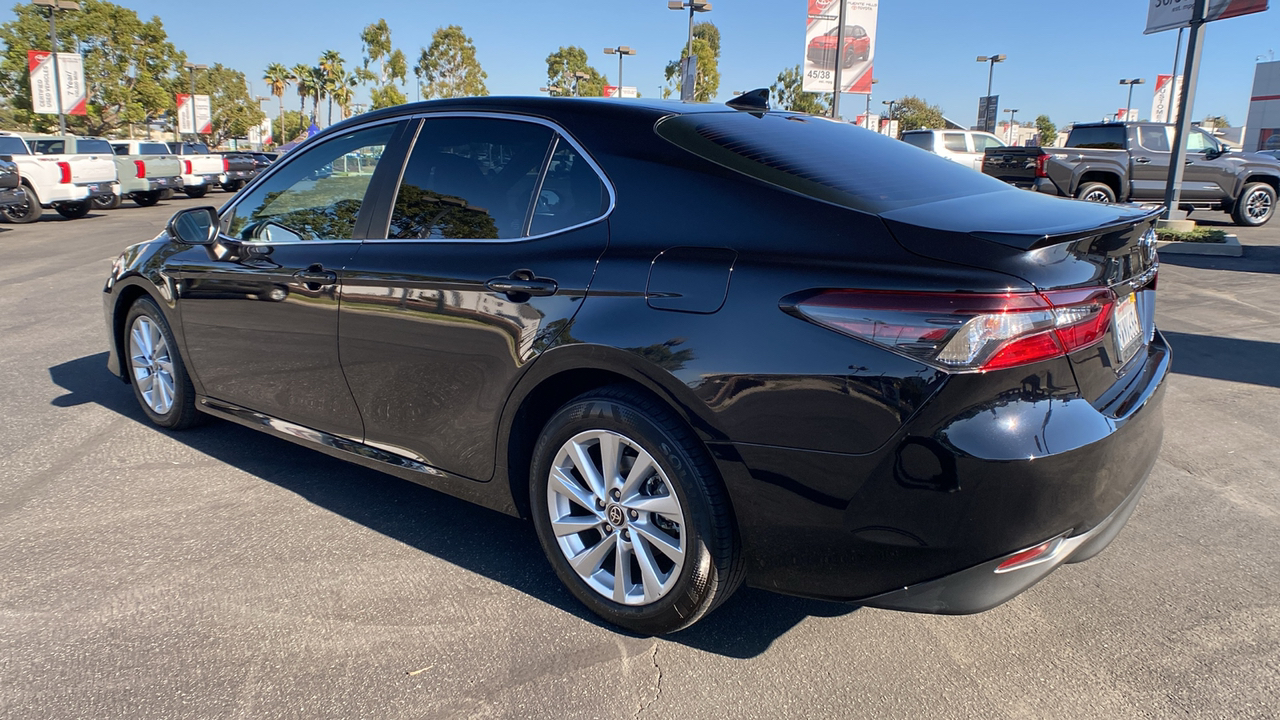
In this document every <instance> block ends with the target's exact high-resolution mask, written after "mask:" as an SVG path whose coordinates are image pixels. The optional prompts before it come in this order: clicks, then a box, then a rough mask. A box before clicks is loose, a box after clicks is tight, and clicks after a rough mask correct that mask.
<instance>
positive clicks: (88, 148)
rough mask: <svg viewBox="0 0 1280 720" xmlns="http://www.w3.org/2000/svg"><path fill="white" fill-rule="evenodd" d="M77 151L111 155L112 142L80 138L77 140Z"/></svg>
mask: <svg viewBox="0 0 1280 720" xmlns="http://www.w3.org/2000/svg"><path fill="white" fill-rule="evenodd" d="M76 152H78V153H85V154H97V155H110V154H111V143H109V142H107V141H106V140H85V139H82V140H79V141H77V142H76Z"/></svg>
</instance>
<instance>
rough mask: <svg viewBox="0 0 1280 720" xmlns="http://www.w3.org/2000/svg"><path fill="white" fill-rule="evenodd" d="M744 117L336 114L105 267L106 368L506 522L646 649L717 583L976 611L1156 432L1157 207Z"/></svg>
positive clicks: (1090, 508) (179, 422)
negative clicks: (1082, 194)
mask: <svg viewBox="0 0 1280 720" xmlns="http://www.w3.org/2000/svg"><path fill="white" fill-rule="evenodd" d="M765 97H766V95H765V93H764V91H756V92H755V93H751V94H748V95H747V96H744V97H743V98H739V99H736V100H735V101H733V102H732V103H730V106H729V107H726V106H718V105H695V104H680V103H667V102H650V101H644V100H628V101H606V100H588V99H572V98H471V99H454V100H443V101H433V102H428V103H421V104H414V105H406V106H401V107H397V108H390V109H387V110H382V111H378V112H374V113H369V114H366V115H361V116H360V117H359V118H355V119H352V120H349V121H347V122H344V123H341V124H339V125H335V126H334V127H332V128H330V129H328V130H326V131H325V132H323V133H321V134H319V135H317V136H316V137H315V138H312V139H311V140H309V141H308V142H307V143H306V144H305V145H303V146H301V147H299V148H298V149H296V150H294V151H293V152H291V153H289V155H287V156H285V157H284V158H283V159H281V160H280V161H279V162H277V163H275V164H274V165H273V166H272V167H271V168H270V169H269V170H268V171H266V172H265V173H263V175H262V176H260V177H259V178H257V179H256V180H255V181H254V182H253V183H251V184H250V185H249V186H248V187H247V188H245V189H244V190H243V191H241V192H240V193H239V194H238V195H237V196H236V197H235V198H233V199H232V200H231V201H230V202H229V203H228V204H227V205H226V206H225V207H224V208H222V210H221V211H215V210H214V209H213V208H191V209H187V210H184V211H182V212H180V213H178V214H177V215H176V216H175V217H174V218H173V220H172V221H171V223H170V225H169V228H168V231H167V232H166V233H163V234H161V235H160V236H159V237H157V238H155V239H154V240H150V241H147V242H143V243H140V244H138V245H134V246H132V247H130V248H129V249H128V250H126V251H125V252H124V254H123V255H121V256H120V257H119V259H117V260H116V262H115V264H114V267H113V268H112V271H111V275H110V278H109V279H108V281H107V284H106V288H105V295H104V301H105V309H106V317H107V328H108V332H109V340H110V349H111V352H110V360H109V366H110V370H111V372H113V373H115V374H117V375H118V376H119V377H120V378H121V379H123V380H124V381H125V382H128V383H131V384H132V386H133V389H134V391H135V394H136V395H137V398H138V400H139V402H140V404H141V406H142V409H143V411H144V412H145V413H146V414H147V416H148V417H149V418H150V419H151V420H152V421H154V422H155V423H156V424H157V425H159V426H162V427H165V428H170V429H174V430H177V429H181V428H185V427H188V426H190V425H192V424H193V423H195V422H196V421H197V420H198V419H200V418H202V417H204V416H205V415H213V416H215V417H219V418H223V419H225V420H230V421H233V422H237V423H241V424H244V425H247V426H250V427H253V428H256V429H259V430H262V431H264V432H267V433H271V434H273V435H276V436H279V437H282V438H285V439H288V440H290V441H293V442H297V443H301V444H304V445H307V446H310V447H313V448H315V449H317V450H320V451H322V452H325V453H329V454H330V455H333V456H336V457H339V458H342V459H345V460H349V461H352V462H355V463H359V464H361V465H365V466H369V467H374V468H378V469H380V470H384V471H386V472H388V473H391V474H394V475H397V476H399V477H402V478H406V479H409V480H412V481H415V482H418V483H422V484H424V485H427V486H430V487H433V488H437V489H439V490H442V491H444V492H447V493H451V494H454V495H457V496H460V497H463V498H467V499H469V500H472V501H474V502H477V503H480V504H482V505H485V506H487V507H490V508H493V509H495V510H498V511H500V512H504V513H510V514H513V515H520V516H525V517H529V518H531V519H532V520H533V523H534V525H535V527H536V530H537V535H538V538H539V539H540V541H541V544H542V547H543V549H544V550H545V553H546V555H547V558H548V559H549V561H550V564H551V566H552V568H554V570H555V572H556V573H557V574H558V575H559V577H560V578H561V579H562V580H563V581H564V583H565V584H566V585H567V586H568V588H569V589H570V590H571V591H572V592H573V593H574V595H575V596H577V597H578V598H579V599H580V600H581V601H582V602H583V603H584V604H586V605H587V606H589V607H590V608H591V609H592V610H593V611H595V612H596V613H598V614H600V615H601V616H602V617H604V618H606V619H607V620H609V621H611V622H613V623H616V624H618V625H621V626H625V627H627V628H631V629H633V630H636V631H639V632H644V633H661V632H670V631H674V630H678V629H680V628H683V627H687V626H688V625H690V624H692V623H693V622H695V621H697V620H698V619H699V618H701V617H702V616H704V615H705V614H706V613H708V612H709V611H711V610H712V609H714V608H715V607H716V606H717V605H719V604H720V603H721V602H723V601H724V600H725V598H726V597H728V596H729V595H730V594H731V593H732V592H733V591H734V590H735V589H736V588H737V587H738V586H739V585H740V584H741V583H742V582H744V581H745V582H747V583H748V584H751V585H753V586H756V587H760V588H766V589H769V590H775V591H778V592H784V593H792V594H797V595H803V596H809V597H815V598H824V599H830V600H838V601H852V602H858V603H862V604H866V605H871V606H876V607H883V608H895V609H901V610H912V611H921V612H936V613H969V612H978V611H982V610H985V609H987V608H990V607H993V606H995V605H997V604H999V603H1002V602H1004V601H1006V600H1008V599H1010V598H1012V597H1014V596H1015V595H1017V594H1018V593H1020V592H1022V591H1023V590H1025V589H1026V588H1028V587H1029V586H1031V585H1032V584H1033V583H1035V582H1036V581H1038V580H1039V579H1041V578H1042V577H1044V576H1045V575H1046V574H1047V573H1049V572H1050V571H1051V570H1053V569H1054V568H1056V567H1057V566H1059V565H1060V564H1062V563H1065V562H1078V561H1080V560H1084V559H1086V558H1089V557H1091V556H1093V555H1095V554H1096V553H1098V552H1099V551H1101V550H1102V548H1103V547H1105V546H1106V545H1107V544H1108V543H1109V542H1110V541H1111V540H1112V538H1114V537H1115V536H1116V534H1117V533H1118V532H1119V531H1120V528H1121V527H1122V526H1123V525H1124V523H1125V521H1126V520H1127V519H1128V517H1129V515H1130V513H1131V512H1132V511H1133V509H1134V507H1135V505H1136V504H1137V501H1138V497H1139V495H1140V494H1141V491H1142V488H1143V485H1144V482H1145V480H1146V477H1147V474H1148V472H1149V471H1150V469H1151V467H1152V465H1153V463H1154V462H1155V459H1156V455H1157V452H1158V451H1159V448H1160V440H1161V434H1162V417H1161V402H1162V398H1163V387H1164V385H1163V381H1164V378H1165V376H1166V374H1167V373H1168V370H1169V363H1170V353H1169V348H1168V346H1167V345H1166V344H1165V341H1164V339H1163V338H1162V336H1161V335H1160V333H1159V332H1158V331H1157V330H1156V328H1155V325H1154V307H1155V288H1156V271H1157V264H1156V263H1157V260H1156V255H1155V249H1154V233H1153V232H1152V223H1153V221H1154V218H1153V216H1152V214H1151V213H1150V212H1149V211H1145V210H1141V209H1137V208H1133V207H1129V206H1121V205H1100V204H1094V203H1082V202H1077V201H1074V200H1062V199H1057V198H1050V197H1047V196H1043V195H1036V194H1032V193H1026V192H1022V191H1019V190H1016V189H1013V188H1011V187H1009V186H1008V185H1005V184H1004V183H1002V182H1000V181H998V180H995V179H994V178H989V177H986V176H984V175H981V174H979V173H975V172H973V171H972V170H970V169H968V168H963V167H960V166H959V165H956V164H954V163H951V162H948V161H946V160H943V159H941V158H939V157H937V156H935V155H932V154H930V153H927V152H924V151H921V150H918V149H917V148H914V147H911V146H910V145H907V144H905V143H900V142H897V141H895V140H892V139H890V138H887V137H884V136H881V135H877V134H875V133H871V132H868V131H865V130H862V129H860V128H857V127H853V126H851V125H847V124H844V123H837V122H833V121H831V120H827V119H824V118H819V117H814V116H808V115H801V114H794V113H787V112H774V111H771V110H769V109H768V107H767V104H766V103H765Z"/></svg>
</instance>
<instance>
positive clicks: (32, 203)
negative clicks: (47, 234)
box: [3, 183, 44, 225]
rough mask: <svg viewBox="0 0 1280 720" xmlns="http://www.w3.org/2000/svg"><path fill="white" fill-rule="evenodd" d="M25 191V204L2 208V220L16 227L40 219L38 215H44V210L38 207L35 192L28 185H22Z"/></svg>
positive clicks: (37, 198)
mask: <svg viewBox="0 0 1280 720" xmlns="http://www.w3.org/2000/svg"><path fill="white" fill-rule="evenodd" d="M22 189H23V191H25V193H26V196H27V199H26V202H23V203H19V204H17V205H9V206H7V207H5V208H4V210H3V213H4V219H5V220H8V221H9V222H11V223H15V224H18V225H25V224H27V223H33V222H35V221H37V220H39V219H40V215H41V214H43V213H44V208H42V207H40V198H39V196H37V195H36V191H35V190H33V189H31V186H30V185H27V184H26V183H23V184H22Z"/></svg>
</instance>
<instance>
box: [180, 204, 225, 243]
mask: <svg viewBox="0 0 1280 720" xmlns="http://www.w3.org/2000/svg"><path fill="white" fill-rule="evenodd" d="M168 230H169V237H171V238H173V239H175V240H177V241H178V242H180V243H185V244H187V245H211V244H213V241H214V240H216V239H217V238H218V211H217V209H216V208H211V207H195V208H187V209H186V210H179V211H178V212H177V213H175V214H174V216H173V217H171V218H169V227H168Z"/></svg>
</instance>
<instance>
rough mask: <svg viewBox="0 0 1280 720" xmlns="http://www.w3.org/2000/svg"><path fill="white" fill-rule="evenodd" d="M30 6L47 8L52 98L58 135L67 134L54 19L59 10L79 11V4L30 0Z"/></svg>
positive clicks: (56, 26) (55, 0)
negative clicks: (51, 69)
mask: <svg viewBox="0 0 1280 720" xmlns="http://www.w3.org/2000/svg"><path fill="white" fill-rule="evenodd" d="M31 4H33V5H39V6H41V7H47V8H49V47H50V48H51V50H50V57H49V59H50V61H51V62H52V63H53V98H54V102H56V103H57V108H58V134H59V135H66V134H67V116H66V115H65V114H64V113H63V110H64V108H63V107H62V73H61V72H60V71H59V70H58V25H57V21H56V20H55V19H54V17H55V16H56V15H57V14H58V11H59V10H79V9H80V3H78V2H72V1H71V0H31Z"/></svg>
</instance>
